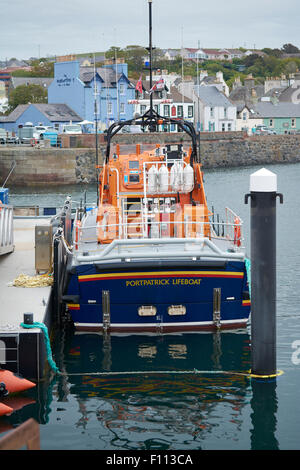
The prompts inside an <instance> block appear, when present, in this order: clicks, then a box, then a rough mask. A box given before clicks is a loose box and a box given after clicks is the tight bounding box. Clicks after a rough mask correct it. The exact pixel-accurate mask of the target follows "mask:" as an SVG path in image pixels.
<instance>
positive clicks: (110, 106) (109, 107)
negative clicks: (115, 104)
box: [107, 101, 112, 114]
mask: <svg viewBox="0 0 300 470" xmlns="http://www.w3.org/2000/svg"><path fill="white" fill-rule="evenodd" d="M107 112H108V114H112V103H111V102H110V101H109V102H108V103H107Z"/></svg>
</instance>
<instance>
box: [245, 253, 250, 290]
mask: <svg viewBox="0 0 300 470" xmlns="http://www.w3.org/2000/svg"><path fill="white" fill-rule="evenodd" d="M245 266H246V271H247V279H248V286H249V295H250V298H251V261H250V259H248V258H245Z"/></svg>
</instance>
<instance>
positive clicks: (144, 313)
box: [138, 305, 156, 317]
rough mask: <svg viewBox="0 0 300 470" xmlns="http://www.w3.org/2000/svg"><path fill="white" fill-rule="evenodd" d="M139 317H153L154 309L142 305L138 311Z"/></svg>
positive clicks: (150, 306)
mask: <svg viewBox="0 0 300 470" xmlns="http://www.w3.org/2000/svg"><path fill="white" fill-rule="evenodd" d="M138 314H139V316H140V317H154V316H155V315H156V307H154V306H153V305H142V306H141V307H139V309H138Z"/></svg>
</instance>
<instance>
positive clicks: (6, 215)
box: [0, 204, 14, 255]
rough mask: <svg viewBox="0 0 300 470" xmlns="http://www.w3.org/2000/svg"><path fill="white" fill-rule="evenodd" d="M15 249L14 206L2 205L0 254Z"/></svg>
mask: <svg viewBox="0 0 300 470" xmlns="http://www.w3.org/2000/svg"><path fill="white" fill-rule="evenodd" d="M13 250H14V232H13V206H8V205H6V204H1V205H0V255H4V254H5V253H10V252H12V251H13Z"/></svg>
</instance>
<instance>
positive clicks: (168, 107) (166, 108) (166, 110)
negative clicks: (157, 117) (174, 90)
mask: <svg viewBox="0 0 300 470" xmlns="http://www.w3.org/2000/svg"><path fill="white" fill-rule="evenodd" d="M164 116H170V106H169V105H168V104H164Z"/></svg>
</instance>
